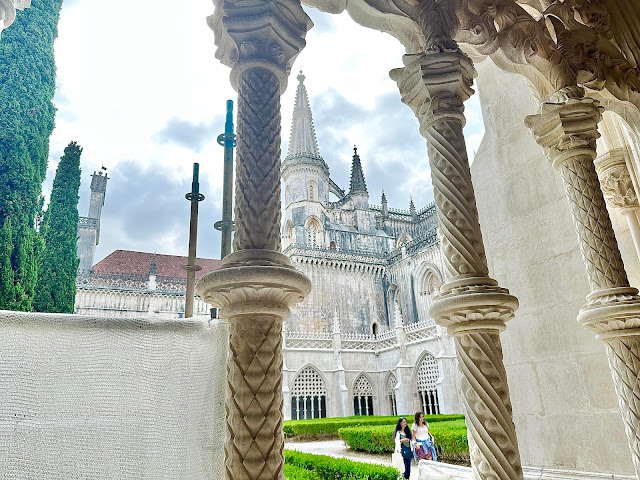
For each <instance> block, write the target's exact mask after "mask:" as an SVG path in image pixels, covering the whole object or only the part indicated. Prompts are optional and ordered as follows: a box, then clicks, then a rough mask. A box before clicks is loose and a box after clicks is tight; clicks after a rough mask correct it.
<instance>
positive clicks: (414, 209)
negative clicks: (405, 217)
mask: <svg viewBox="0 0 640 480" xmlns="http://www.w3.org/2000/svg"><path fill="white" fill-rule="evenodd" d="M409 211H410V212H411V213H416V205H415V204H414V203H413V195H410V196H409Z"/></svg>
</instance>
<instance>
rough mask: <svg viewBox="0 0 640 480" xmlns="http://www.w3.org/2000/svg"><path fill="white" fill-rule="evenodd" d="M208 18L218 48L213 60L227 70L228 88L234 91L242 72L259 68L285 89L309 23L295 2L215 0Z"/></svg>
mask: <svg viewBox="0 0 640 480" xmlns="http://www.w3.org/2000/svg"><path fill="white" fill-rule="evenodd" d="M214 3H215V13H214V14H213V15H212V16H210V17H209V18H208V23H209V26H210V27H211V28H212V29H213V31H214V32H215V43H216V45H217V47H218V49H217V51H216V58H217V59H219V60H220V61H221V62H222V63H223V64H225V65H227V66H229V67H231V69H232V70H231V84H232V85H233V87H234V88H235V89H237V88H238V83H239V77H240V75H241V74H242V72H243V71H245V70H247V69H251V68H256V67H261V68H265V69H267V70H269V71H271V72H273V73H274V74H275V75H276V76H277V77H278V79H279V81H280V93H282V92H284V90H285V89H286V87H287V79H288V77H289V72H290V70H291V65H292V64H293V61H294V60H295V58H296V56H297V55H298V54H299V53H300V51H301V50H302V48H304V46H305V40H304V37H305V35H306V34H307V31H308V30H309V29H310V28H311V27H312V26H313V22H311V19H310V18H309V17H308V16H307V14H306V13H305V12H304V10H302V6H301V5H300V2H299V1H295V0H273V1H269V2H265V1H262V0H247V1H244V0H216V1H215V2H214Z"/></svg>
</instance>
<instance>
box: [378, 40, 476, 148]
mask: <svg viewBox="0 0 640 480" xmlns="http://www.w3.org/2000/svg"><path fill="white" fill-rule="evenodd" d="M402 62H403V63H404V67H403V68H396V69H394V70H391V72H390V73H389V75H390V76H391V78H392V79H393V80H394V81H395V82H396V83H397V84H398V88H399V90H400V95H401V97H402V101H403V102H404V103H406V104H407V105H409V107H411V109H412V110H413V112H414V113H415V115H416V117H417V118H418V120H419V121H420V133H422V135H424V136H426V131H427V129H428V128H429V127H430V126H431V125H433V124H434V123H435V122H438V121H439V120H443V119H456V120H459V121H461V122H462V124H463V125H464V122H465V119H464V107H463V102H464V101H465V100H467V99H468V98H469V97H470V96H471V95H472V94H473V89H472V88H471V86H472V85H473V79H474V78H475V77H476V76H477V72H476V70H475V68H474V67H473V61H472V60H471V59H470V58H469V57H468V56H467V55H466V54H465V53H463V52H462V51H460V50H459V49H457V50H445V51H441V50H427V51H426V52H422V53H416V54H410V55H404V56H403V57H402Z"/></svg>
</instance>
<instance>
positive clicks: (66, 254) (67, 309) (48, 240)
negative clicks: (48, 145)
mask: <svg viewBox="0 0 640 480" xmlns="http://www.w3.org/2000/svg"><path fill="white" fill-rule="evenodd" d="M81 154H82V148H80V146H79V145H78V144H77V143H76V142H71V143H70V144H69V145H68V146H67V148H65V149H64V155H63V156H62V158H61V159H60V163H59V164H58V169H57V170H56V176H55V178H54V179H53V188H52V190H51V200H50V201H49V208H48V209H47V213H46V214H45V218H46V225H45V226H44V227H43V228H42V230H43V231H44V232H45V233H44V253H43V255H42V258H41V261H40V266H39V269H38V284H37V288H36V294H35V298H34V302H33V308H34V310H36V311H38V312H57V313H73V306H74V303H75V298H76V274H77V272H78V263H79V260H78V252H77V238H78V190H79V189H80V155H81Z"/></svg>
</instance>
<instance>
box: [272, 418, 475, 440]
mask: <svg viewBox="0 0 640 480" xmlns="http://www.w3.org/2000/svg"><path fill="white" fill-rule="evenodd" d="M398 418H400V417H399V416H392V417H377V416H358V417H338V418H314V419H311V420H287V421H285V422H284V426H283V430H284V434H285V436H286V437H287V438H288V439H291V438H295V439H296V440H317V439H326V438H338V430H339V429H341V428H346V427H357V426H361V425H390V424H395V423H396V422H397V421H398ZM412 418H413V417H409V416H407V420H408V421H409V424H411V419H412ZM459 419H464V415H425V421H426V422H429V424H432V423H436V422H445V421H450V420H459Z"/></svg>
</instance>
